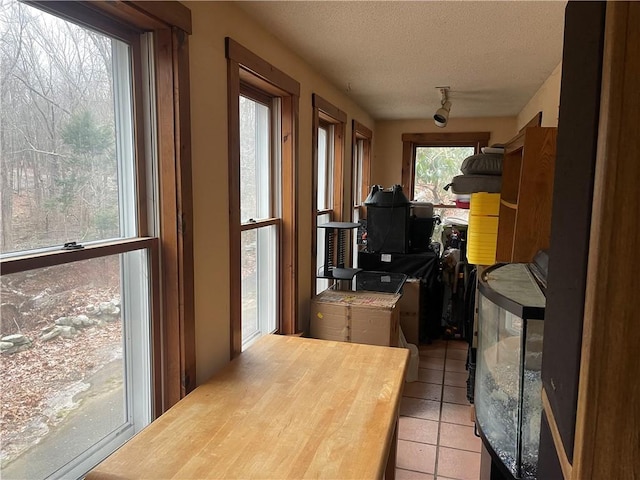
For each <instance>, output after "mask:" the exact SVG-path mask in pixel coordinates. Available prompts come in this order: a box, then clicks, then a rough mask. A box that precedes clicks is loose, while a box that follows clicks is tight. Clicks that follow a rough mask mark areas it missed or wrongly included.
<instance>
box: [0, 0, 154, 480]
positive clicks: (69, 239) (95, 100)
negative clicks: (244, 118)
mask: <svg viewBox="0 0 640 480" xmlns="http://www.w3.org/2000/svg"><path fill="white" fill-rule="evenodd" d="M0 15H1V18H0V23H1V24H2V28H3V31H4V33H3V44H2V55H3V58H2V60H3V68H2V73H1V75H2V78H1V80H2V82H1V85H2V87H1V88H2V91H1V102H2V108H1V110H2V112H3V113H2V138H1V140H2V142H1V147H2V148H1V150H2V157H1V162H2V165H1V167H2V168H1V176H2V236H1V244H0V246H1V248H0V255H1V257H2V260H3V271H2V276H1V285H0V289H1V290H0V291H1V295H2V324H1V328H2V332H1V333H2V342H1V348H2V356H1V357H0V362H1V363H0V384H2V411H1V413H0V431H2V446H1V448H2V451H1V455H2V467H1V476H2V478H33V479H37V478H48V477H52V478H60V477H65V478H78V477H82V476H83V475H84V474H85V473H86V472H87V471H88V469H90V468H91V467H93V466H94V465H95V464H96V463H98V462H99V461H100V460H102V459H103V458H105V457H106V456H107V455H108V454H109V453H111V452H113V451H114V450H115V449H116V448H118V447H119V446H120V445H122V443H123V442H124V441H126V440H127V439H128V438H131V437H132V436H133V435H134V434H135V433H137V432H138V431H140V430H141V429H142V428H143V427H144V426H146V425H147V424H148V423H149V422H150V421H151V420H152V417H153V391H152V382H151V379H152V353H151V352H152V329H153V326H152V325H153V320H152V298H153V295H152V290H153V286H152V281H151V279H152V277H153V276H154V275H157V272H154V271H153V265H157V240H156V239H154V238H146V237H142V236H141V233H140V232H141V228H144V229H145V231H146V229H147V228H148V226H149V225H150V224H153V222H152V221H151V222H150V221H149V219H153V218H155V217H156V215H155V214H154V212H155V208H156V207H155V204H154V203H151V204H148V205H145V208H144V209H141V208H140V206H141V202H142V201H143V199H142V195H141V192H139V191H138V185H140V182H139V181H138V179H139V176H140V170H139V169H140V168H142V167H141V164H142V163H143V162H141V161H140V159H139V158H137V154H138V153H137V152H139V150H138V148H137V146H136V145H137V140H136V134H142V133H141V132H139V131H138V130H137V129H136V128H135V126H134V125H135V123H136V120H135V118H136V116H135V109H136V108H137V107H136V104H135V100H134V94H133V88H134V87H133V85H134V78H133V73H132V65H133V64H134V63H141V62H142V51H145V52H146V53H147V57H146V58H148V56H150V55H151V52H152V44H151V42H150V37H148V36H146V37H143V38H142V39H140V37H136V39H135V40H134V37H127V35H122V36H115V35H111V34H106V33H103V32H100V31H97V30H92V29H89V28H87V27H85V26H80V25H78V24H75V23H72V22H71V21H68V20H63V19H61V18H58V17H56V16H54V15H52V14H49V13H45V12H43V11H41V10H39V9H37V8H34V7H31V6H28V5H24V4H22V3H19V2H17V1H13V0H10V1H7V2H4V3H3V4H2V7H1V10H0ZM135 42H141V43H142V45H141V44H140V43H135ZM134 43H135V44H136V45H137V47H136V48H135V49H134V47H133V44H134ZM150 63H151V62H149V65H147V66H148V68H147V71H148V72H149V74H150V75H152V74H153V72H152V69H151V67H150ZM138 106H139V105H138ZM151 141H152V139H151ZM146 171H147V175H149V176H150V177H153V175H154V173H153V172H154V170H153V168H151V165H149V166H148V168H147V169H146ZM154 183H155V182H153V181H152V182H151V184H154ZM147 194H148V195H145V199H144V200H145V201H146V197H148V198H154V195H155V194H154V192H147ZM141 210H144V211H146V212H147V215H148V217H141V216H140V214H139V212H140V211H141ZM141 225H144V227H141ZM151 229H152V230H153V225H152V228H151ZM63 245H64V248H63Z"/></svg>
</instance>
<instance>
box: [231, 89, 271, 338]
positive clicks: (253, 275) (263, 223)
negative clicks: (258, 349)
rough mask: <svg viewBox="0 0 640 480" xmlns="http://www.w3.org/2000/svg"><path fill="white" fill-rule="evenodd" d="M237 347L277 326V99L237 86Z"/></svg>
mask: <svg viewBox="0 0 640 480" xmlns="http://www.w3.org/2000/svg"><path fill="white" fill-rule="evenodd" d="M241 92H242V93H243V94H241V95H240V104H239V105H240V222H241V229H242V234H241V237H242V239H241V242H242V348H243V349H244V348H246V347H247V346H248V345H250V344H251V343H252V342H253V341H254V340H255V339H257V338H259V337H260V336H262V335H264V334H267V333H272V332H274V331H275V330H276V327H277V325H276V320H277V316H278V315H277V313H278V312H277V310H278V278H279V277H280V275H279V271H278V264H279V262H278V249H277V245H278V244H279V229H280V221H279V218H280V215H279V213H280V205H279V201H278V199H279V198H280V182H279V176H278V175H277V172H278V171H279V165H280V162H281V159H280V156H279V155H278V154H277V152H274V144H275V139H277V138H278V136H279V135H278V132H279V130H280V128H279V120H278V118H277V116H276V115H275V113H274V111H277V110H278V99H277V98H271V97H269V96H265V95H261V94H259V92H253V91H252V90H251V89H248V88H245V89H244V90H243V89H242V88H241Z"/></svg>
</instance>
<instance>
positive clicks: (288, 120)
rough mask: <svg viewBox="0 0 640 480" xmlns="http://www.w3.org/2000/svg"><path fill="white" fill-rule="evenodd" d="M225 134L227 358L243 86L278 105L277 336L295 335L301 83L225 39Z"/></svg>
mask: <svg viewBox="0 0 640 480" xmlns="http://www.w3.org/2000/svg"><path fill="white" fill-rule="evenodd" d="M225 52H226V57H227V102H228V104H227V112H228V126H229V128H228V135H229V141H228V145H229V159H228V162H229V262H230V269H229V278H230V285H231V297H230V326H231V332H230V339H229V341H230V357H231V358H234V357H236V356H237V355H239V354H240V353H241V351H242V288H241V287H242V279H241V277H240V274H239V272H240V263H241V253H242V252H241V251H240V240H241V232H242V227H241V224H240V112H239V97H240V88H241V83H243V84H246V85H250V86H252V87H253V88H254V89H257V90H258V91H262V92H264V93H266V94H268V95H271V96H273V97H280V101H281V115H282V118H281V122H282V123H281V141H282V144H281V154H282V165H281V170H282V173H281V175H282V177H281V189H282V190H281V199H282V206H281V208H282V209H281V228H280V232H279V233H280V251H279V253H280V265H279V267H280V299H279V321H278V333H281V334H292V333H295V332H296V331H297V327H298V321H297V312H298V287H297V281H296V275H297V265H298V232H297V225H298V164H297V162H298V109H299V98H300V84H299V83H298V82H297V81H296V80H294V79H293V78H291V77H289V76H288V75H287V74H286V73H284V72H282V71H281V70H279V69H278V68H276V67H275V66H273V65H271V64H270V63H268V62H267V61H266V60H263V59H262V58H260V57H259V56H257V55H256V54H254V53H253V52H251V51H250V50H248V49H247V48H245V47H243V46H242V45H240V44H239V43H238V42H236V41H235V40H233V39H231V38H229V37H227V38H226V39H225Z"/></svg>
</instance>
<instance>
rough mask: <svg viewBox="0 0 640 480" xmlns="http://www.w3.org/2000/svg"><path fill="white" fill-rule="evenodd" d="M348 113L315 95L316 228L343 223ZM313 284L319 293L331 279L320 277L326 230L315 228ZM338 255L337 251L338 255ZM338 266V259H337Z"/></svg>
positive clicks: (315, 290) (323, 261)
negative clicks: (345, 141) (345, 144)
mask: <svg viewBox="0 0 640 480" xmlns="http://www.w3.org/2000/svg"><path fill="white" fill-rule="evenodd" d="M346 121H347V114H346V113H344V112H343V111H342V110H339V109H338V108H337V107H335V106H333V105H331V104H330V103H329V102H327V101H326V100H324V99H323V98H322V97H320V96H318V95H315V94H314V95H313V124H314V126H313V142H314V146H315V148H314V189H315V192H316V193H315V195H314V201H313V203H314V207H313V215H314V217H315V225H316V227H317V226H318V225H322V224H324V223H327V222H341V221H342V218H343V215H342V201H343V187H344V186H343V167H344V164H343V162H344V131H345V123H346ZM313 244H314V246H315V248H314V251H313V262H314V263H313V264H314V265H315V268H314V270H313V274H314V278H313V282H312V285H313V286H314V287H313V288H314V291H313V292H312V293H318V292H321V291H323V290H325V289H327V288H328V287H329V286H330V285H331V282H332V280H330V279H326V278H321V277H318V275H321V274H322V272H323V266H324V263H325V258H324V255H325V253H324V252H325V229H323V228H316V229H315V231H314V235H313ZM337 254H338V252H334V255H337ZM334 263H335V259H334Z"/></svg>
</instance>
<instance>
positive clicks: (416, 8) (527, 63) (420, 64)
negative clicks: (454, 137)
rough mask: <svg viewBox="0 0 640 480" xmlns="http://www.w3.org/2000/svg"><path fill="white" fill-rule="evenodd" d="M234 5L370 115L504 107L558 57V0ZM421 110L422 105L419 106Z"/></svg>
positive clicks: (513, 106)
mask: <svg viewBox="0 0 640 480" xmlns="http://www.w3.org/2000/svg"><path fill="white" fill-rule="evenodd" d="M238 5H239V6H240V7H241V8H243V9H244V10H245V11H246V12H247V13H249V14H250V15H251V16H252V17H254V18H255V19H256V20H257V21H258V22H259V23H260V24H262V25H263V26H264V27H265V28H266V29H267V30H269V31H270V32H272V33H273V35H274V36H276V37H277V38H279V39H280V40H281V41H283V42H284V43H286V44H287V45H289V46H290V48H291V49H292V50H294V51H295V52H296V53H297V54H298V55H299V56H300V57H302V58H303V59H305V61H306V62H308V63H309V64H310V65H311V66H312V67H313V68H314V69H315V70H316V71H318V72H319V73H321V74H322V75H324V76H325V77H326V78H328V79H329V80H330V81H332V82H333V83H334V84H335V85H336V86H338V88H340V89H342V90H344V91H347V92H348V95H350V96H351V97H352V98H353V99H354V101H355V102H356V103H358V104H359V105H360V106H361V107H363V108H364V109H365V110H367V111H368V112H369V113H370V114H371V115H372V116H373V117H374V118H375V119H413V118H425V117H426V116H431V115H432V112H434V111H435V110H436V108H438V107H439V104H440V93H439V91H438V90H437V89H436V88H435V87H439V86H450V87H451V100H452V104H453V105H452V108H451V116H452V117H454V116H459V117H481V116H513V115H516V114H517V113H518V112H519V111H520V110H521V109H522V108H523V107H524V106H525V105H526V103H527V102H528V101H529V99H530V98H531V97H532V96H533V95H534V93H535V92H536V91H537V90H538V88H539V87H540V86H541V85H542V83H543V82H544V80H545V79H546V78H547V77H548V76H549V74H550V73H551V72H552V71H553V69H554V68H555V67H556V66H557V65H558V63H560V61H561V59H562V35H563V27H564V8H565V6H566V2H565V1H533V2H532V1H503V2H496V1H247V2H238ZM426 112H428V114H426Z"/></svg>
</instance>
